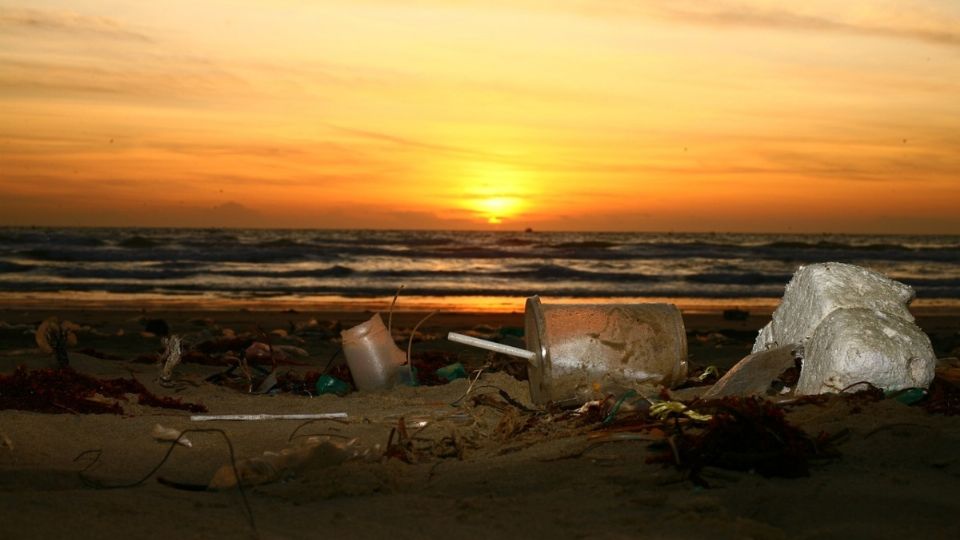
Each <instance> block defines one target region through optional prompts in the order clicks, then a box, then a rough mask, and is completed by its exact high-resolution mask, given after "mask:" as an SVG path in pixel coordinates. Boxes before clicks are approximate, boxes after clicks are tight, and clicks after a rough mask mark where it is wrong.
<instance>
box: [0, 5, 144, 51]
mask: <svg viewBox="0 0 960 540" xmlns="http://www.w3.org/2000/svg"><path fill="white" fill-rule="evenodd" d="M0 31H5V32H16V31H26V32H44V33H50V34H57V33H59V34H68V35H75V36H78V37H82V38H91V37H95V38H104V39H113V40H122V41H135V42H142V43H150V42H152V41H153V39H151V38H150V37H149V36H147V35H146V34H144V33H142V32H139V31H136V30H132V29H130V28H128V27H126V26H124V25H123V24H121V23H120V22H118V21H116V20H114V19H112V18H110V17H91V16H87V15H81V14H79V13H76V12H72V11H68V10H50V9H34V8H26V7H3V6H0Z"/></svg>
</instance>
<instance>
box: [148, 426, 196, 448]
mask: <svg viewBox="0 0 960 540" xmlns="http://www.w3.org/2000/svg"><path fill="white" fill-rule="evenodd" d="M181 433H182V432H181V431H180V430H177V429H173V428H168V427H163V426H161V425H160V424H154V426H153V431H151V432H150V435H151V436H152V437H153V438H154V440H157V441H161V442H173V441H177V444H179V445H181V446H186V447H187V448H193V443H192V442H190V439H188V438H186V437H181V436H180V435H181Z"/></svg>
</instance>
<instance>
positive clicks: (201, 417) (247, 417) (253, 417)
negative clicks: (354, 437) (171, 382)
mask: <svg viewBox="0 0 960 540" xmlns="http://www.w3.org/2000/svg"><path fill="white" fill-rule="evenodd" d="M346 417H347V413H345V412H336V413H318V414H195V415H193V416H191V417H190V420H192V421H194V422H211V421H214V420H235V421H258V420H324V419H327V418H346Z"/></svg>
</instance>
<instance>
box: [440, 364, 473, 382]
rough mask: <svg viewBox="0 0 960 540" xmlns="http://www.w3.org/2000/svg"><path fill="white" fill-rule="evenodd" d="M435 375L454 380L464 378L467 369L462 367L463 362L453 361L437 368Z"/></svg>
mask: <svg viewBox="0 0 960 540" xmlns="http://www.w3.org/2000/svg"><path fill="white" fill-rule="evenodd" d="M437 377H441V378H444V379H446V380H448V381H454V380H456V379H466V378H467V369H466V368H465V367H463V364H461V363H460V362H455V363H453V364H450V365H449V366H444V367H442V368H440V369H438V370H437Z"/></svg>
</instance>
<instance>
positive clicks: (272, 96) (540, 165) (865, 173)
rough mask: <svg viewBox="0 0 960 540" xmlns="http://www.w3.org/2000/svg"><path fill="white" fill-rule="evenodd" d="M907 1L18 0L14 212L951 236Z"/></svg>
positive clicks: (918, 34) (8, 186)
mask: <svg viewBox="0 0 960 540" xmlns="http://www.w3.org/2000/svg"><path fill="white" fill-rule="evenodd" d="M904 6H910V7H904ZM904 6H901V5H900V4H899V3H897V6H888V5H886V4H885V3H877V2H866V1H861V0H858V1H854V2H852V3H837V2H827V1H823V0H816V1H814V2H806V3H802V4H797V3H795V2H785V1H778V2H761V1H760V0H742V1H738V2H733V3H731V2H728V1H721V0H707V1H704V2H693V1H687V0H684V1H677V2H613V3H612V4H611V3H609V2H600V1H584V2H556V3H552V2H541V1H533V0H517V1H516V2H481V1H480V0H464V1H461V2H435V1H429V2H420V1H417V2H413V3H403V2H399V3H398V2H391V1H387V0H367V1H364V2H358V3H350V2H347V3H344V2H333V1H331V0H316V1H311V2H281V3H280V4H279V5H278V6H273V4H271V3H265V2H262V1H259V0H256V1H255V0H237V1H236V2H229V3H224V2H212V3H201V4H197V3H195V2H187V1H186V0H170V1H168V2H162V3H149V2H134V1H132V0H126V1H117V2H107V3H104V2H102V1H100V2H97V1H94V0H76V1H72V2H67V1H65V0H37V1H34V2H26V1H24V0H0V50H3V51H4V53H3V54H2V55H0V118H2V119H3V120H2V121H0V225H81V226H98V225H114V226H125V225H137V226H194V227H209V226H230V227H268V228H301V227H305V228H313V227H319V228H337V229H340V228H353V227H359V228H383V229H461V230H462V229H476V228H483V227H489V228H493V227H494V226H496V227H497V228H500V229H506V228H510V227H512V226H519V225H521V224H522V226H523V227H531V228H535V229H537V230H591V231H596V230H630V231H703V230H711V231H795V232H797V231H805V232H823V231H832V232H856V231H860V232H888V233H897V232H900V233H903V232H913V233H922V232H925V233H936V232H947V231H955V230H958V227H960V217H958V214H957V213H956V211H955V208H954V207H955V202H954V201H957V200H960V184H958V182H957V181H956V180H957V173H958V171H960V155H958V154H957V152H955V150H954V149H955V147H956V144H955V143H956V137H955V134H956V133H957V132H958V129H960V122H958V119H960V100H957V99H956V93H957V87H956V84H955V83H953V82H952V81H954V80H956V79H957V77H956V75H957V74H958V73H960V56H958V55H957V54H956V51H957V43H958V41H957V38H956V28H957V27H958V26H957V25H958V23H960V7H957V4H956V3H951V2H947V1H946V0H905V4H904ZM908 13H909V14H910V16H909V17H908V16H906V14H908ZM878 58H882V59H883V61H882V62H880V61H878V60H876V59H878ZM881 119H882V121H881ZM825 193H829V194H830V196H829V197H823V196H822V195H823V194H825ZM863 201H870V204H869V205H866V204H862V202H863Z"/></svg>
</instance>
